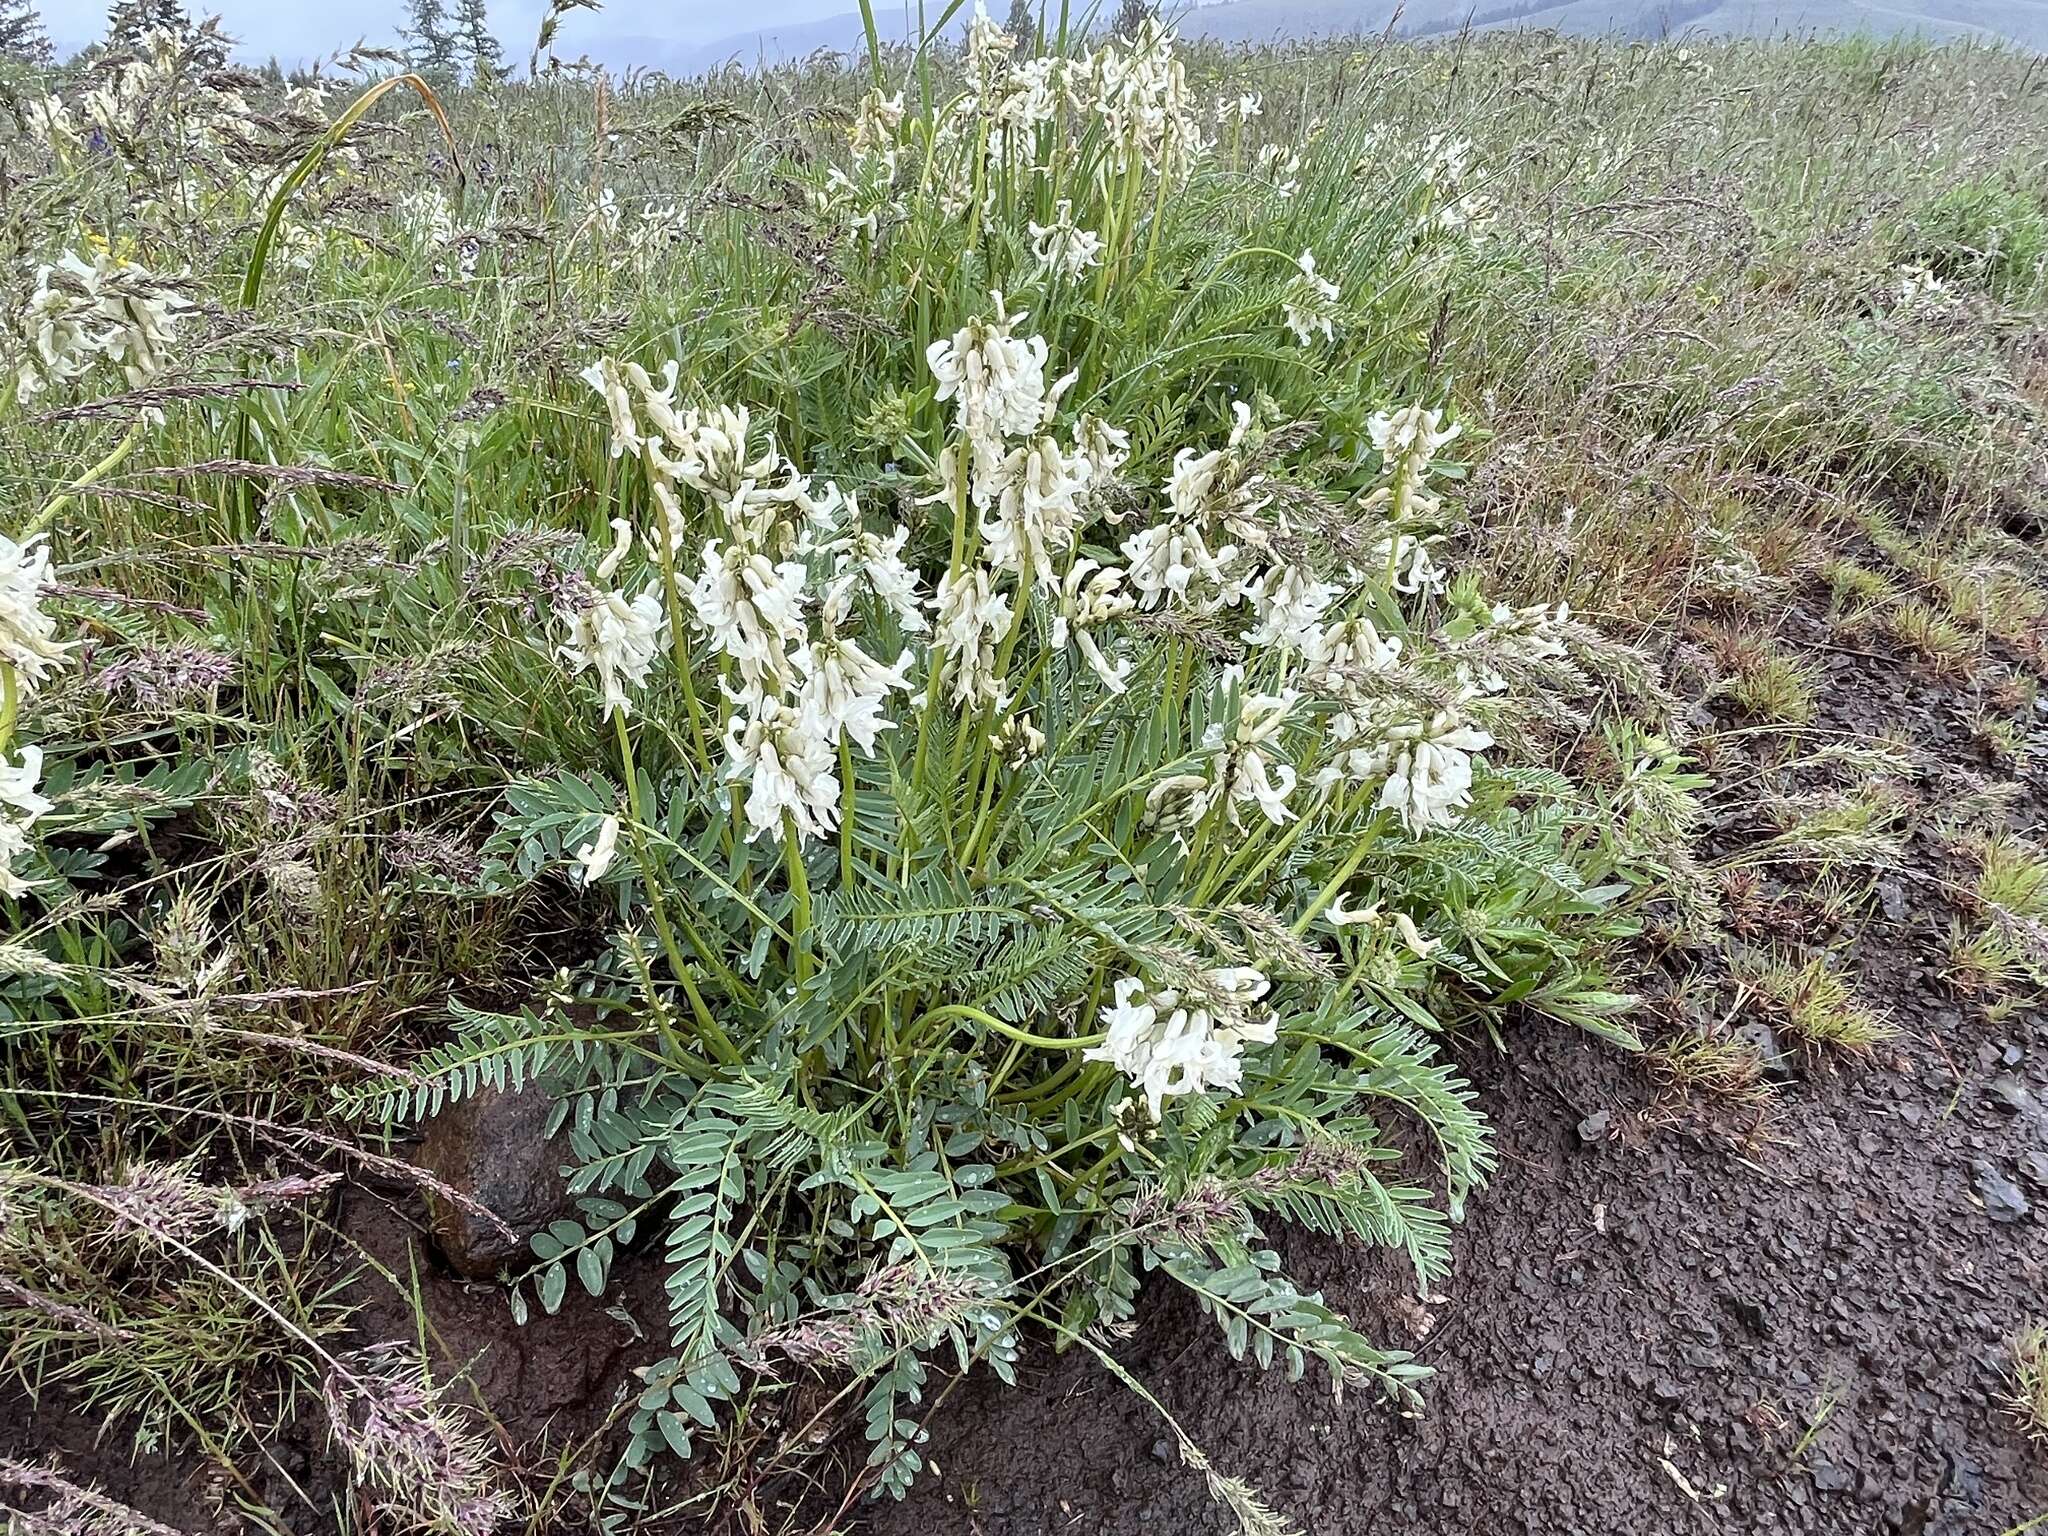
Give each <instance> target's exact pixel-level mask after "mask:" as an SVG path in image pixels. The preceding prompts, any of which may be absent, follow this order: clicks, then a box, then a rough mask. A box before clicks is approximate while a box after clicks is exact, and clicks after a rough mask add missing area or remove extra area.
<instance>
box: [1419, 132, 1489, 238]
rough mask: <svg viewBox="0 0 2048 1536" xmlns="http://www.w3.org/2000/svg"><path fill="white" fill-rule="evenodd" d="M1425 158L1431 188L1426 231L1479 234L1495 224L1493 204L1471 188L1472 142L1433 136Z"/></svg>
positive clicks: (1427, 177)
mask: <svg viewBox="0 0 2048 1536" xmlns="http://www.w3.org/2000/svg"><path fill="white" fill-rule="evenodd" d="M1423 155H1424V158H1423V164H1422V175H1423V179H1424V180H1425V181H1426V182H1427V184H1428V187H1429V213H1428V216H1427V218H1426V220H1425V223H1424V228H1425V230H1431V229H1433V230H1439V231H1442V232H1444V233H1446V234H1457V233H1464V234H1466V235H1477V234H1479V233H1480V232H1481V231H1483V230H1484V229H1485V227H1486V226H1487V225H1488V224H1489V223H1491V222H1492V219H1493V204H1492V202H1491V201H1490V200H1489V199H1488V198H1487V197H1486V195H1485V194H1484V193H1481V192H1478V191H1475V190H1474V189H1473V187H1472V185H1471V182H1472V164H1471V161H1472V144H1471V141H1470V140H1468V139H1452V138H1447V137H1445V136H1444V135H1443V134H1432V135H1431V136H1430V139H1429V142H1428V143H1427V144H1426V145H1424V146H1423Z"/></svg>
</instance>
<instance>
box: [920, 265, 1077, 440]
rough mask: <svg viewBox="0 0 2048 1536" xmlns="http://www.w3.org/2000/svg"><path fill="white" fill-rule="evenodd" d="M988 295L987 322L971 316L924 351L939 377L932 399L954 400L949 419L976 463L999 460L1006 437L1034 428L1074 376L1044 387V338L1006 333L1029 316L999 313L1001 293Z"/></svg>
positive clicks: (926, 359)
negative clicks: (991, 305)
mask: <svg viewBox="0 0 2048 1536" xmlns="http://www.w3.org/2000/svg"><path fill="white" fill-rule="evenodd" d="M991 297H993V298H994V300H995V306H996V318H995V319H994V320H993V321H989V320H975V321H971V322H969V323H968V324H966V325H964V326H962V327H961V328H960V329H959V330H958V331H955V332H954V333H953V335H952V336H951V337H950V338H949V339H947V340H944V341H935V342H933V343H932V344H931V345H930V346H929V347H927V348H925V354H924V355H925V362H926V364H927V365H928V366H929V367H930V368H931V371H932V377H933V378H935V379H937V380H938V382H939V388H938V393H937V398H938V400H939V401H940V403H942V404H943V403H944V402H945V401H948V400H952V401H954V402H956V403H955V405H954V420H955V423H956V425H957V426H958V427H959V429H960V432H961V434H962V435H963V436H964V437H965V438H966V439H967V441H968V443H969V444H970V446H972V448H973V449H974V455H975V462H976V464H977V465H982V464H989V463H994V462H997V461H999V460H1000V459H1001V457H1002V449H1003V440H1004V439H1005V438H1006V437H1021V436H1024V435H1025V434H1026V433H1032V432H1036V431H1037V430H1038V429H1039V427H1040V426H1042V425H1043V424H1044V422H1045V421H1046V419H1047V417H1048V416H1049V415H1050V413H1051V410H1052V407H1053V405H1054V404H1056V403H1057V401H1058V399H1059V396H1060V395H1061V394H1062V393H1063V392H1064V391H1065V389H1066V388H1067V386H1068V385H1069V384H1071V383H1072V381H1073V379H1074V375H1072V374H1069V375H1067V376H1066V377H1065V378H1064V379H1062V380H1060V381H1059V383H1057V384H1055V385H1054V386H1053V387H1052V388H1051V389H1050V390H1048V389H1047V387H1046V382H1045V361H1046V355H1047V350H1046V345H1045V338H1044V337H1043V336H1031V337H1018V336H1013V335H1011V334H1010V331H1011V328H1012V327H1013V326H1017V325H1021V324H1022V323H1023V322H1024V321H1025V320H1027V319H1028V318H1030V317H1029V316H1028V315H1024V314H1017V315H1010V314H1007V313H1005V311H1004V309H1003V296H1002V295H1001V294H1000V293H997V294H993V295H991Z"/></svg>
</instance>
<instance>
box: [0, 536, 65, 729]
mask: <svg viewBox="0 0 2048 1536" xmlns="http://www.w3.org/2000/svg"><path fill="white" fill-rule="evenodd" d="M49 586H50V551H49V547H48V546H47V545H45V544H44V543H43V542H42V541H41V540H39V539H30V540H28V541H27V542H26V543H22V544H17V543H16V542H15V541H14V540H12V539H10V538H8V537H7V536H6V535H5V534H0V667H5V668H6V669H7V670H8V671H9V672H10V673H11V674H12V681H13V686H14V690H15V694H16V697H17V698H19V699H23V700H26V699H29V698H32V697H34V695H35V692H36V690H37V689H38V688H39V687H41V686H42V683H43V681H44V679H46V678H47V677H48V676H49V675H50V673H51V671H52V670H54V669H55V668H56V667H58V666H60V665H62V664H63V661H64V656H65V653H66V652H67V651H69V650H70V649H71V644H72V643H73V642H60V641H59V640H58V639H57V638H56V635H57V626H56V623H55V622H54V621H53V620H52V619H51V618H50V616H49V615H48V614H46V613H44V612H43V609H42V595H43V593H44V591H45V590H46V589H47V588H48V587H49Z"/></svg>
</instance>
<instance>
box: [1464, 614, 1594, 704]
mask: <svg viewBox="0 0 2048 1536" xmlns="http://www.w3.org/2000/svg"><path fill="white" fill-rule="evenodd" d="M1571 612H1572V611H1571V604H1569V603H1559V604H1557V605H1556V607H1555V608H1553V607H1552V606H1551V605H1550V604H1549V603H1531V604H1529V605H1528V606H1527V607H1524V608H1511V607H1509V606H1508V605H1507V604H1506V603H1495V604H1494V605H1493V609H1492V611H1491V612H1490V613H1489V614H1488V616H1487V617H1488V623H1487V627H1486V631H1485V634H1484V640H1485V642H1486V644H1487V645H1488V646H1490V647H1491V648H1492V650H1493V652H1494V653H1495V654H1496V655H1499V656H1513V657H1518V658H1520V659H1521V660H1524V661H1556V660H1558V659H1560V658H1562V657H1565V656H1568V655H1570V654H1571V653H1570V651H1569V650H1568V649H1567V648H1566V646H1565V643H1564V638H1563V635H1562V634H1561V633H1560V631H1561V630H1562V629H1563V627H1564V625H1565V623H1566V622H1567V621H1568V620H1569V619H1570V618H1571ZM1460 675H1461V676H1464V677H1466V678H1467V680H1468V682H1469V684H1470V686H1472V687H1474V688H1476V689H1478V690H1480V691H1481V692H1484V693H1498V692H1499V691H1500V690H1501V689H1503V688H1505V687H1507V686H1508V680H1507V679H1506V678H1505V677H1503V676H1502V675H1501V672H1500V669H1499V668H1498V667H1494V666H1489V665H1484V664H1481V665H1477V666H1463V665H1462V664H1461V669H1460Z"/></svg>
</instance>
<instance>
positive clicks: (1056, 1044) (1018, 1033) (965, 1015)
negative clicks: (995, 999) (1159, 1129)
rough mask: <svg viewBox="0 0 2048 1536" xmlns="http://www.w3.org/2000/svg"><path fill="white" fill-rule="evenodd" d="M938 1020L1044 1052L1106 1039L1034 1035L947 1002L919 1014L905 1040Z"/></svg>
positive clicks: (1082, 1046) (1075, 1048)
mask: <svg viewBox="0 0 2048 1536" xmlns="http://www.w3.org/2000/svg"><path fill="white" fill-rule="evenodd" d="M941 1019H965V1020H967V1021H968V1022H970V1023H973V1024H979V1025H981V1026H982V1028H984V1029H992V1030H994V1031H995V1032H996V1033H997V1034H999V1035H1001V1036H1003V1037H1004V1038H1005V1039H1007V1040H1015V1041H1017V1042H1019V1043H1020V1044H1023V1045H1035V1046H1037V1047H1039V1049H1041V1050H1047V1051H1081V1050H1087V1049H1088V1048H1089V1047H1091V1046H1097V1045H1100V1044H1102V1042H1103V1040H1104V1039H1105V1038H1106V1037H1105V1036H1103V1035H1075V1036H1072V1037H1069V1038H1064V1039H1063V1038H1061V1037H1059V1036H1056V1035H1034V1034H1033V1033H1032V1032H1031V1031H1030V1030H1028V1029H1019V1028H1018V1027H1017V1026H1016V1025H1014V1024H1006V1023H1004V1022H1003V1021H1002V1020H1001V1019H999V1018H997V1017H996V1016H995V1015H994V1014H992V1013H986V1012H984V1011H982V1010H981V1009H979V1008H971V1007H969V1006H968V1005H967V1004H966V1003H948V1004H946V1005H945V1006H944V1007H942V1008H933V1009H931V1010H930V1011H929V1012H927V1013H924V1014H921V1015H919V1017H918V1020H917V1022H916V1023H914V1024H912V1025H911V1026H910V1032H909V1034H908V1035H906V1036H905V1039H906V1040H915V1039H916V1038H917V1037H918V1035H919V1034H920V1033H922V1032H923V1029H924V1026H925V1025H927V1024H933V1023H937V1022H938V1021H939V1020H941Z"/></svg>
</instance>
